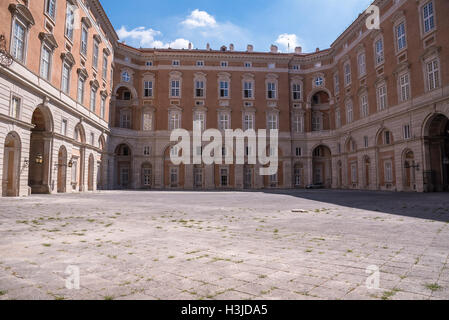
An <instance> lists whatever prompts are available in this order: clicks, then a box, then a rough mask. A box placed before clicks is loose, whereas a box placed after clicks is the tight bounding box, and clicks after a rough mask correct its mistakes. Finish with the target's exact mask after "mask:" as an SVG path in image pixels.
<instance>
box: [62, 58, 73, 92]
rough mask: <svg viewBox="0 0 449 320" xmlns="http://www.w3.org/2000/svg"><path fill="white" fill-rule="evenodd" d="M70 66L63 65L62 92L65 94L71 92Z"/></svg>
mask: <svg viewBox="0 0 449 320" xmlns="http://www.w3.org/2000/svg"><path fill="white" fill-rule="evenodd" d="M70 69H71V68H70V66H69V65H68V64H67V63H63V64H62V79H61V90H62V92H64V93H65V94H69V91H70Z"/></svg>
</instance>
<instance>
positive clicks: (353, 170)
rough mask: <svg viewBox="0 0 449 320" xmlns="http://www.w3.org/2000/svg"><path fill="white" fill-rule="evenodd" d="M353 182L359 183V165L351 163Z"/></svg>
mask: <svg viewBox="0 0 449 320" xmlns="http://www.w3.org/2000/svg"><path fill="white" fill-rule="evenodd" d="M351 182H352V183H357V164H356V163H351Z"/></svg>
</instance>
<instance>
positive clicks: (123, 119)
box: [113, 86, 137, 129]
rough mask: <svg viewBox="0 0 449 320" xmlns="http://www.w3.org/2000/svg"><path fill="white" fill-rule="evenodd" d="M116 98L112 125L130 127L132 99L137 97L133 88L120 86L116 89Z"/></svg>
mask: <svg viewBox="0 0 449 320" xmlns="http://www.w3.org/2000/svg"><path fill="white" fill-rule="evenodd" d="M115 96H116V100H115V105H114V108H113V118H114V119H115V121H114V122H113V123H114V126H115V127H118V128H123V129H131V128H132V126H133V123H132V122H133V121H132V118H133V109H132V108H131V106H132V101H133V99H136V98H137V93H135V89H134V88H128V87H126V86H121V87H119V88H117V90H116V94H115Z"/></svg>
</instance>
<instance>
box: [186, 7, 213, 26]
mask: <svg viewBox="0 0 449 320" xmlns="http://www.w3.org/2000/svg"><path fill="white" fill-rule="evenodd" d="M182 24H183V25H185V26H186V27H189V28H192V29H194V28H205V27H209V28H210V27H216V26H217V21H216V20H215V18H214V17H213V16H212V15H210V14H209V13H207V12H206V11H200V10H199V9H195V10H193V11H192V12H191V13H190V15H189V16H188V17H187V18H186V19H185V20H184V21H182Z"/></svg>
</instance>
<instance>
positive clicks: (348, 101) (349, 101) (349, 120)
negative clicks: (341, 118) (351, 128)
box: [345, 97, 355, 125]
mask: <svg viewBox="0 0 449 320" xmlns="http://www.w3.org/2000/svg"><path fill="white" fill-rule="evenodd" d="M349 107H350V108H349ZM349 111H351V113H350V112H349ZM345 115H346V124H347V125H348V124H351V123H353V122H354V121H355V117H354V102H353V101H352V98H351V97H348V98H346V99H345ZM349 115H351V116H349Z"/></svg>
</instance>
